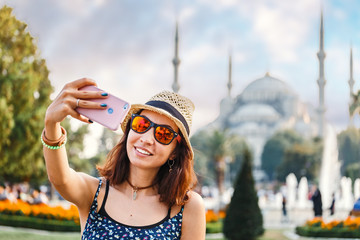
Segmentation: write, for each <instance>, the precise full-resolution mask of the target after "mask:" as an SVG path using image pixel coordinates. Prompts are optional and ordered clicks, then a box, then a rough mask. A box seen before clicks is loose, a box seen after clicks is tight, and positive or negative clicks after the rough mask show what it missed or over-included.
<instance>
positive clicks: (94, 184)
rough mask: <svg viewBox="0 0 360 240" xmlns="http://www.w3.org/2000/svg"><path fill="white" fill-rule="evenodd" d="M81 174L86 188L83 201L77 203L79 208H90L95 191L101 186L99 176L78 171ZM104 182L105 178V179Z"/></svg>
mask: <svg viewBox="0 0 360 240" xmlns="http://www.w3.org/2000/svg"><path fill="white" fill-rule="evenodd" d="M78 174H79V176H80V179H81V181H83V186H85V188H86V189H84V194H83V197H82V201H80V202H78V204H76V205H77V206H78V207H79V208H85V209H89V206H90V205H91V203H92V201H93V199H94V196H95V193H96V191H97V188H98V186H99V181H100V180H99V178H96V177H93V176H90V175H88V174H86V173H81V172H79V173H78ZM103 182H104V180H103Z"/></svg>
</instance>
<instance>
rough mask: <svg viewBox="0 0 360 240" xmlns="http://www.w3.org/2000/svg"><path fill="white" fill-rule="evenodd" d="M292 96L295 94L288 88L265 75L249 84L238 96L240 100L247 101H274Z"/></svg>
mask: <svg viewBox="0 0 360 240" xmlns="http://www.w3.org/2000/svg"><path fill="white" fill-rule="evenodd" d="M289 95H290V96H294V95H295V94H294V93H293V91H292V90H291V89H290V88H289V86H288V85H287V84H286V83H285V82H284V81H282V80H280V79H277V78H274V77H272V76H270V74H269V73H266V74H265V76H264V77H262V78H259V79H257V80H255V81H253V82H251V83H250V84H249V85H248V86H247V87H246V88H245V89H244V91H243V92H242V94H241V95H240V96H239V98H241V100H243V101H245V102H248V101H257V102H258V101H267V100H275V99H278V98H279V97H283V96H289Z"/></svg>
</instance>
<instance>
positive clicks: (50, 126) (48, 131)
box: [44, 120, 62, 140]
mask: <svg viewBox="0 0 360 240" xmlns="http://www.w3.org/2000/svg"><path fill="white" fill-rule="evenodd" d="M44 131H45V136H46V138H47V139H49V140H55V139H59V138H60V137H61V135H62V133H61V126H60V123H59V122H52V121H49V120H45V128H44Z"/></svg>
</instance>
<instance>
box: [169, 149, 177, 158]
mask: <svg viewBox="0 0 360 240" xmlns="http://www.w3.org/2000/svg"><path fill="white" fill-rule="evenodd" d="M176 154H177V151H176V150H174V151H173V152H172V153H171V154H170V156H169V159H170V160H174V159H175V158H176Z"/></svg>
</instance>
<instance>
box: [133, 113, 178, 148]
mask: <svg viewBox="0 0 360 240" xmlns="http://www.w3.org/2000/svg"><path fill="white" fill-rule="evenodd" d="M136 117H142V118H145V119H146V120H148V121H149V122H150V126H149V127H148V128H147V129H146V130H145V131H144V132H137V131H135V130H134V129H133V127H132V123H133V120H134V118H136ZM158 127H164V128H166V129H167V130H169V131H170V132H172V133H173V134H174V135H173V138H172V139H171V140H170V142H169V143H162V142H160V141H159V140H158V139H157V138H156V128H158ZM151 128H154V138H155V140H156V141H157V142H158V143H160V144H162V145H169V144H171V143H172V141H173V140H174V139H175V138H176V140H177V141H178V142H179V143H180V141H181V136H180V134H179V133H177V132H175V131H174V130H173V129H171V128H170V127H169V126H167V125H161V124H156V123H154V122H153V121H151V120H150V119H149V118H147V117H146V116H144V115H140V114H134V113H133V114H131V122H130V129H131V130H133V131H134V132H136V133H139V134H143V133H146V132H147V131H149V130H150V129H151Z"/></svg>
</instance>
